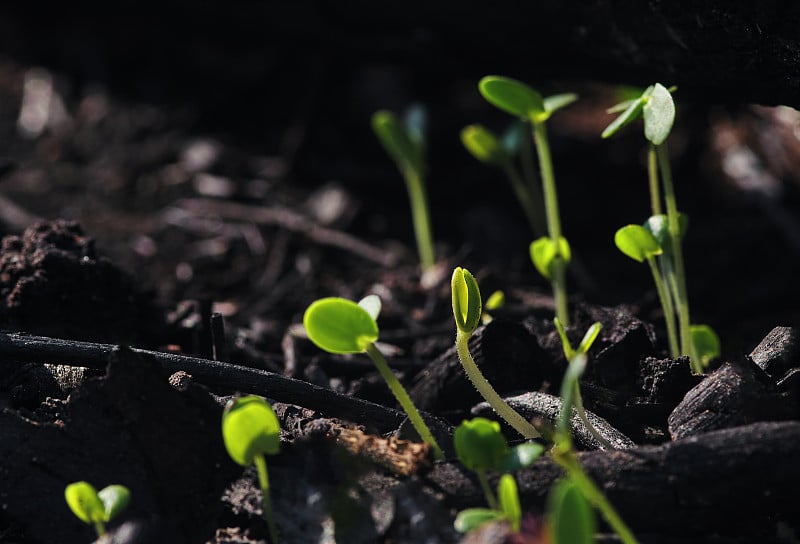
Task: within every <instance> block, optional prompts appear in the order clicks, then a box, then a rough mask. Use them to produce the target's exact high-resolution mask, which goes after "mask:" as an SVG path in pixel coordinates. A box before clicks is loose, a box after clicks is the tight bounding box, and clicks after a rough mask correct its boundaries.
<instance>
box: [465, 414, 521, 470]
mask: <svg viewBox="0 0 800 544" xmlns="http://www.w3.org/2000/svg"><path fill="white" fill-rule="evenodd" d="M453 444H454V446H455V449H456V455H457V456H458V460H459V461H461V464H462V465H464V466H465V467H467V468H468V469H470V470H490V469H497V468H498V467H499V466H501V465H502V463H504V462H505V460H506V457H507V455H508V452H509V449H508V442H506V439H505V437H504V436H503V433H502V432H501V431H500V424H499V423H498V422H496V421H491V420H489V419H486V418H483V417H476V418H473V419H470V420H465V421H463V422H462V423H461V425H459V426H458V427H456V430H455V433H454V434H453Z"/></svg>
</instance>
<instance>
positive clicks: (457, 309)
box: [450, 267, 540, 438]
mask: <svg viewBox="0 0 800 544" xmlns="http://www.w3.org/2000/svg"><path fill="white" fill-rule="evenodd" d="M450 288H451V293H452V299H453V316H454V317H455V321H456V351H457V353H458V359H459V360H460V361H461V366H463V367H464V372H465V373H466V374H467V377H468V378H469V380H470V381H471V382H472V385H474V386H475V389H477V390H478V393H480V394H481V396H482V397H483V398H484V399H485V400H486V402H488V403H489V405H490V406H491V407H492V409H493V410H494V411H495V412H497V415H499V416H500V417H501V418H503V419H504V420H505V421H506V422H507V423H508V424H509V425H511V426H512V427H513V428H514V429H515V430H516V431H517V432H519V433H520V434H521V435H522V436H524V437H525V438H537V437H539V436H540V435H539V431H537V430H536V427H534V426H533V425H531V423H530V422H529V421H528V420H526V419H525V418H524V417H522V416H521V415H519V413H517V412H516V411H515V410H514V409H513V408H511V406H509V405H508V403H507V402H506V401H504V400H503V399H502V397H500V395H499V394H498V393H497V391H495V389H494V387H492V385H491V384H490V383H489V381H488V380H487V379H486V378H485V377H484V375H483V373H482V372H481V371H480V369H479V368H478V365H477V364H476V363H475V360H474V359H473V358H472V354H471V353H470V352H469V338H470V336H471V335H472V333H473V332H475V329H477V328H478V324H479V323H480V320H481V292H480V289H479V288H478V282H476V281H475V278H474V277H473V276H472V274H470V273H469V271H468V270H466V269H464V268H461V267H456V269H455V270H453V276H452V279H451V280H450Z"/></svg>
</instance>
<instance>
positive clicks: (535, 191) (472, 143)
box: [461, 123, 545, 236]
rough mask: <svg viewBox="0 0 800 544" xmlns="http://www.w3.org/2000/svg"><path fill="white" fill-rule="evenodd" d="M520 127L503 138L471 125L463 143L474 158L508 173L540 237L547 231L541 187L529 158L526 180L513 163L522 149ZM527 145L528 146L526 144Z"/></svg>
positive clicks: (463, 135) (462, 133)
mask: <svg viewBox="0 0 800 544" xmlns="http://www.w3.org/2000/svg"><path fill="white" fill-rule="evenodd" d="M519 126H520V124H519V123H514V124H512V125H511V126H510V127H509V130H508V131H507V134H506V137H505V138H502V139H501V138H498V137H497V136H496V135H495V134H494V133H493V132H492V131H491V130H489V129H488V128H486V127H484V126H482V125H469V126H467V127H464V128H463V129H462V130H461V143H462V144H464V147H465V148H466V149H467V151H469V153H470V154H471V155H472V156H473V157H475V158H476V159H478V160H479V161H481V162H482V163H484V164H488V165H490V166H494V167H496V168H499V169H500V170H502V171H503V172H504V173H505V175H506V177H507V178H508V180H509V182H511V188H512V190H513V191H514V195H515V196H516V197H517V201H519V203H520V206H522V211H523V212H524V213H525V217H526V219H527V220H528V223H529V224H530V226H531V230H532V231H533V234H534V236H541V235H542V234H544V232H545V224H544V221H543V220H544V204H543V202H542V198H541V192H542V189H541V187H540V186H539V183H538V181H537V180H536V178H535V177H533V175H532V172H533V170H532V168H529V167H528V164H527V162H529V161H528V158H527V157H525V156H523V161H524V162H523V168H524V171H525V177H526V178H527V180H524V179H523V176H522V175H521V174H520V172H519V170H518V169H517V167H516V165H515V163H514V159H515V156H516V155H518V154H520V153H519V150H520V149H522V148H523V146H522V145H521V140H522V138H521V137H520V134H519V129H518V127H519ZM524 148H525V149H527V146H524ZM526 181H527V183H526Z"/></svg>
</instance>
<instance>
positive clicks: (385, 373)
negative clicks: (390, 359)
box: [367, 343, 444, 461]
mask: <svg viewBox="0 0 800 544" xmlns="http://www.w3.org/2000/svg"><path fill="white" fill-rule="evenodd" d="M367 354H368V355H369V356H370V358H371V359H372V362H373V363H375V367H376V368H377V369H378V372H379V373H380V375H381V377H382V378H383V380H384V381H385V382H386V385H388V386H389V389H390V390H391V391H392V394H393V395H394V398H396V399H397V402H398V403H400V406H401V407H402V408H403V410H404V411H405V413H406V415H407V416H408V419H409V421H411V425H413V426H414V429H415V430H416V431H417V434H419V436H420V438H421V439H422V441H423V442H425V443H426V444H428V445H429V446H430V447H431V449H432V450H433V457H434V459H436V460H437V461H438V460H442V459H444V453H442V449H441V448H440V447H439V444H438V443H437V442H436V439H435V438H433V434H431V430H430V429H429V428H428V426H427V425H426V424H425V421H423V420H422V416H421V415H420V414H419V412H418V411H417V407H416V406H414V403H413V402H412V401H411V398H410V397H409V396H408V393H407V392H406V390H405V388H404V387H403V385H402V384H401V383H400V380H398V379H397V376H395V375H394V373H393V372H392V370H391V369H390V368H389V364H388V363H387V362H386V359H384V357H383V355H382V354H381V352H380V351H378V348H376V347H375V344H373V343H370V344H368V345H367Z"/></svg>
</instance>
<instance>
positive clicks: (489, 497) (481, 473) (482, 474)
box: [475, 470, 498, 510]
mask: <svg viewBox="0 0 800 544" xmlns="http://www.w3.org/2000/svg"><path fill="white" fill-rule="evenodd" d="M475 473H476V474H477V475H478V481H479V482H480V484H481V489H483V494H484V495H485V496H486V502H487V503H489V508H491V509H492V510H497V509H498V505H497V497H495V496H494V492H493V491H492V486H490V485H489V479H488V478H487V477H486V471H485V470H476V471H475Z"/></svg>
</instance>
